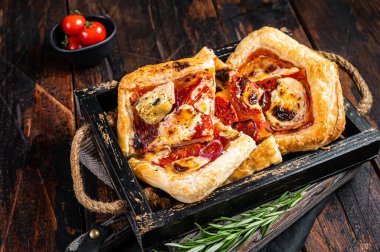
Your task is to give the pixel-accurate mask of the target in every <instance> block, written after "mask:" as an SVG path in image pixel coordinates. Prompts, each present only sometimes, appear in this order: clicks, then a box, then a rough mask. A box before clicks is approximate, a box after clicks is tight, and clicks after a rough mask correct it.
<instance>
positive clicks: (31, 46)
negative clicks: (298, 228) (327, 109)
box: [0, 0, 380, 251]
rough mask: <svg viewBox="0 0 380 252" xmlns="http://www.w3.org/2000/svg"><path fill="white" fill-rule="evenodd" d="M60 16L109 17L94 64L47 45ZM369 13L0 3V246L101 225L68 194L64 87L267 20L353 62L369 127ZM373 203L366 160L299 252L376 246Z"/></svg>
mask: <svg viewBox="0 0 380 252" xmlns="http://www.w3.org/2000/svg"><path fill="white" fill-rule="evenodd" d="M69 9H79V10H81V11H82V12H83V13H84V14H85V15H90V14H105V15H109V16H111V17H112V18H113V19H114V21H115V22H116V25H117V28H118V32H117V38H116V43H115V45H114V47H113V49H112V53H111V54H110V55H109V56H108V57H107V58H106V59H105V60H103V61H102V62H101V63H100V64H99V65H97V66H95V67H92V68H88V69H80V68H76V67H73V66H70V65H68V64H66V63H65V62H63V61H62V60H61V59H60V58H58V57H56V56H55V55H54V54H53V53H52V51H51V50H50V49H49V47H48V45H47V42H46V37H47V34H48V32H49V29H50V28H51V27H52V25H53V24H54V23H56V22H59V21H60V19H61V17H63V16H64V15H65V14H66V13H67V11H68V10H69ZM379 13H380V3H379V2H378V1H375V0H370V1H348V0H337V1H334V2H331V1H326V0H317V1H309V0H308V1H297V0H291V1H290V3H289V1H286V0H261V1H246V0H193V1H191V0H185V1H175V0H167V1H165V0H159V1H148V0H142V1H138V0H132V1H99V0H95V1H71V0H67V1H42V0H37V1H29V2H24V1H11V0H0V127H1V129H2V130H1V131H0V142H1V144H0V166H1V167H0V251H28V250H45V251H52V250H63V249H64V248H65V246H66V245H67V244H68V243H69V242H70V241H71V240H72V239H73V238H74V237H76V236H77V235H78V234H79V233H80V232H82V231H84V230H85V227H86V226H88V225H90V223H91V222H92V221H95V220H98V221H99V220H105V219H106V218H108V216H105V215H95V214H91V213H88V212H86V213H85V214H83V213H82V212H81V208H80V206H79V205H78V203H77V202H76V200H75V198H74V195H73V191H72V183H71V178H70V175H69V169H68V167H69V162H68V157H69V153H68V151H69V148H70V141H71V137H72V135H73V133H74V131H75V127H76V126H79V125H81V123H83V121H81V118H80V117H79V116H77V114H76V111H75V108H74V102H73V93H72V92H73V90H74V89H76V88H82V87H86V86H89V85H93V84H96V83H99V82H103V81H108V80H110V79H114V78H120V77H121V76H123V75H124V74H125V73H127V72H130V71H132V70H134V69H136V68H137V67H140V66H142V65H145V64H154V63H158V62H161V61H166V60H171V59H177V58H181V57H185V56H190V55H192V54H194V53H195V52H197V51H198V50H199V49H200V48H202V47H203V46H209V47H211V48H216V47H219V46H221V45H224V44H226V43H231V42H235V41H237V40H239V39H241V38H243V37H244V36H245V35H246V34H248V33H249V32H251V31H252V30H254V29H257V28H260V27H261V26H264V25H270V26H274V27H277V28H281V27H286V28H287V29H288V30H289V31H290V32H291V33H292V34H293V36H294V38H296V39H297V40H299V41H300V42H302V43H304V44H306V45H310V46H314V47H315V48H317V49H323V50H327V51H333V52H335V53H338V54H341V55H342V56H344V57H346V58H347V59H349V60H350V61H351V62H352V63H353V64H354V65H355V66H357V67H358V68H359V70H360V72H361V73H362V74H363V77H364V78H365V79H366V81H367V82H368V84H369V85H370V88H371V91H372V92H373V94H374V98H375V103H374V109H372V111H371V114H370V117H369V120H370V122H371V123H372V125H374V126H375V125H377V126H379V125H380V121H379V120H380V119H379V118H380V112H379V111H380V110H379V108H380V100H379V99H380V98H379V97H380V93H379V92H380V89H379V88H378V85H377V83H378V82H379V80H380V74H379V71H378V69H379V68H380V61H379V59H380V55H379V54H380V47H379V45H380V43H379V41H380V37H379V36H380V35H379V32H378V30H379V26H380V21H379V17H380V14H379ZM342 83H344V85H343V89H344V94H345V95H346V96H347V97H348V98H349V99H350V100H351V101H352V102H353V103H354V104H357V102H358V100H359V96H358V93H357V91H356V89H355V88H354V86H353V85H352V83H351V81H350V80H349V77H348V76H347V75H345V74H343V73H342ZM85 177H86V182H87V189H88V192H89V194H90V195H91V196H92V197H94V198H99V199H101V200H106V199H107V200H110V199H113V198H115V195H114V193H113V192H112V191H111V190H109V189H108V188H106V187H105V186H104V185H103V184H102V183H101V182H99V181H97V179H96V178H95V177H94V176H93V175H92V174H86V176H85ZM379 202H380V182H379V178H378V177H377V176H376V173H375V171H374V170H373V169H372V167H371V166H369V165H367V166H365V167H363V170H362V172H361V174H360V176H357V177H355V178H354V179H353V180H352V182H350V183H349V184H347V185H346V186H345V187H343V188H342V189H341V190H339V191H338V192H337V193H336V194H335V196H334V197H333V199H332V200H331V202H329V204H328V207H327V208H326V209H325V211H324V212H323V213H322V214H321V216H320V217H319V218H318V219H317V220H316V223H315V225H314V227H313V229H312V231H311V233H310V236H309V238H308V240H307V242H306V244H305V248H304V250H305V251H321V250H322V251H328V250H331V251H334V250H340V249H342V250H345V249H347V250H349V249H351V250H360V249H361V250H369V251H371V250H372V251H376V250H379V249H380V238H379V237H380V225H379V224H378V223H380V220H379V215H378V214H377V213H378V211H379V208H380V205H379ZM84 215H86V216H87V218H86V220H85V216H84ZM26 224H27V225H26Z"/></svg>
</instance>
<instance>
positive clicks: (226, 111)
mask: <svg viewBox="0 0 380 252" xmlns="http://www.w3.org/2000/svg"><path fill="white" fill-rule="evenodd" d="M215 116H216V117H217V118H219V120H220V121H221V122H222V123H223V124H224V125H231V124H232V123H233V122H235V121H237V120H238V118H237V115H236V113H235V110H234V109H233V107H232V104H231V102H229V101H227V100H225V99H223V98H222V97H219V96H217V97H216V98H215Z"/></svg>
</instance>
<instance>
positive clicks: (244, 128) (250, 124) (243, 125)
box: [232, 119, 258, 140]
mask: <svg viewBox="0 0 380 252" xmlns="http://www.w3.org/2000/svg"><path fill="white" fill-rule="evenodd" d="M232 128H234V129H236V130H237V131H240V132H243V133H244V134H246V135H248V136H250V137H252V138H253V139H254V140H255V139H257V136H258V131H257V128H256V123H255V122H254V121H253V120H251V119H250V120H247V121H243V122H236V123H233V124H232Z"/></svg>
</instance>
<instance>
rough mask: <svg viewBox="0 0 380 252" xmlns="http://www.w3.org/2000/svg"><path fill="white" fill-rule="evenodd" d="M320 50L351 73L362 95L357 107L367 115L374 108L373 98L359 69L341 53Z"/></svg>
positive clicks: (361, 112) (327, 57)
mask: <svg viewBox="0 0 380 252" xmlns="http://www.w3.org/2000/svg"><path fill="white" fill-rule="evenodd" d="M318 52H319V53H320V54H322V55H323V57H325V58H326V59H329V60H331V61H334V62H335V63H337V64H338V65H339V66H340V67H341V68H342V69H343V70H344V71H346V72H347V73H348V74H349V75H350V77H351V78H352V81H353V82H354V84H355V86H356V88H357V89H358V90H359V93H360V95H361V97H362V99H361V101H360V102H359V104H358V106H357V108H356V109H357V110H358V111H359V113H360V114H362V115H367V114H368V113H369V111H370V110H371V108H372V104H373V98H372V94H371V91H370V90H369V87H368V85H367V83H366V82H365V80H364V79H363V77H362V76H361V74H360V73H359V71H358V69H357V68H356V67H354V66H353V65H352V64H351V63H350V62H349V61H348V60H346V59H345V58H343V57H342V56H340V55H337V54H335V53H329V52H325V51H318Z"/></svg>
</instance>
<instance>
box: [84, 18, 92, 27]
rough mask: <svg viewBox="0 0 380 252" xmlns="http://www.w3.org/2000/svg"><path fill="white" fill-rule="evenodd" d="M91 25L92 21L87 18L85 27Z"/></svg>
mask: <svg viewBox="0 0 380 252" xmlns="http://www.w3.org/2000/svg"><path fill="white" fill-rule="evenodd" d="M91 25H92V22H91V21H87V20H86V25H85V27H86V28H88V27H90V26H91Z"/></svg>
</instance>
